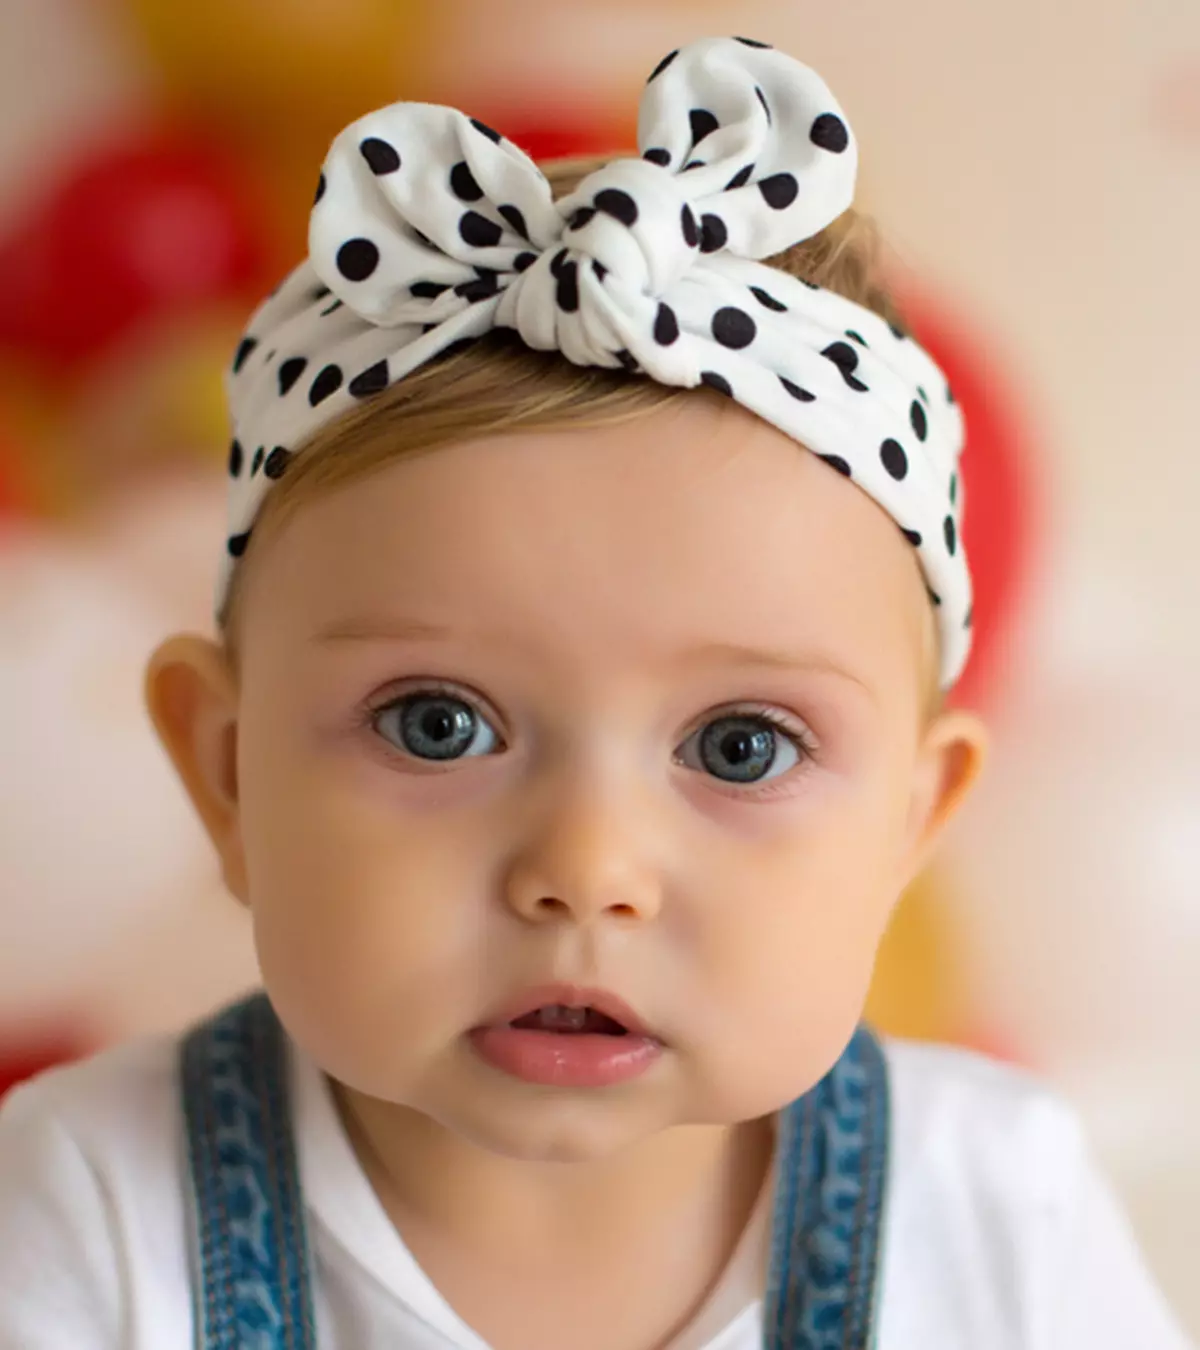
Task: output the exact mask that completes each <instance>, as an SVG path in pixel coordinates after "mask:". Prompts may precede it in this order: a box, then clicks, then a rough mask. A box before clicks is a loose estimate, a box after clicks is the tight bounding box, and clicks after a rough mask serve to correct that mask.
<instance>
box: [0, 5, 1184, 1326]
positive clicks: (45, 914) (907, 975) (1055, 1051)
mask: <svg viewBox="0 0 1200 1350" xmlns="http://www.w3.org/2000/svg"><path fill="white" fill-rule="evenodd" d="M733 32H736V33H739V34H743V35H748V36H751V37H755V38H759V39H762V40H764V41H769V42H772V43H774V44H776V45H779V46H782V47H784V48H786V49H787V50H789V51H790V52H791V53H792V54H793V55H795V56H798V57H799V58H800V59H801V60H803V61H805V62H807V63H808V64H810V65H812V66H814V67H815V68H816V69H817V70H818V71H819V72H820V73H821V74H822V75H823V76H824V78H825V79H826V80H827V82H828V83H829V84H830V86H831V87H832V89H833V90H834V93H835V94H836V95H837V97H838V99H839V101H840V102H841V103H842V105H843V107H844V108H845V110H846V111H847V113H848V115H849V117H850V119H851V121H852V124H853V126H854V128H855V130H856V132H857V135H858V137H859V140H860V142H861V146H862V154H863V159H862V172H861V177H860V188H859V198H858V204H859V205H860V206H862V207H865V208H866V209H867V210H868V211H870V212H872V213H873V214H874V215H876V216H877V218H878V219H879V221H880V223H881V225H882V227H883V229H884V232H885V234H886V236H887V238H888V239H889V241H890V246H891V249H892V260H891V265H892V267H893V269H894V273H895V280H896V285H897V286H898V287H899V288H900V291H901V294H902V295H903V297H904V299H905V301H906V304H907V307H908V310H909V316H910V320H911V324H912V326H913V327H914V328H915V330H916V331H917V334H918V336H919V337H920V338H921V339H922V341H924V343H925V344H926V345H927V346H928V347H929V348H930V349H931V350H932V351H933V353H934V354H935V356H937V357H938V359H939V360H940V361H941V362H942V364H943V366H944V368H945V369H946V371H947V373H948V375H949V377H950V382H951V384H952V385H953V386H954V387H955V389H956V391H957V392H958V395H959V398H960V401H961V402H962V404H963V405H964V408H965V411H966V414H967V420H968V424H969V428H970V440H969V443H968V448H967V454H966V468H965V476H966V481H967V504H968V505H967V521H966V536H967V545H968V549H969V552H970V554H971V557H972V562H973V566H974V570H975V572H976V576H977V587H978V592H979V594H978V601H977V608H976V631H977V633H978V647H977V651H976V655H975V657H974V658H973V661H972V665H971V667H970V669H969V670H968V673H967V677H966V679H965V681H964V683H963V686H962V688H961V690H960V691H959V694H958V700H959V701H960V702H963V703H965V704H969V705H971V706H974V707H977V708H980V709H981V710H983V711H984V712H985V713H986V715H987V716H988V718H989V719H990V721H991V723H992V726H993V728H994V734H995V752H994V758H993V762H992V766H991V770H990V773H989V775H988V777H987V779H986V781H985V782H984V784H983V786H982V788H981V789H980V791H979V793H978V796H977V798H976V800H975V801H974V802H973V803H972V804H971V806H970V807H969V808H968V810H967V813H966V816H965V818H964V819H963V820H962V821H961V823H960V824H958V825H957V826H956V828H955V830H954V833H953V837H952V838H951V840H950V842H949V844H948V845H947V847H946V849H945V850H944V852H943V854H942V856H941V857H940V858H939V859H938V861H937V863H936V865H935V866H934V867H933V868H932V869H931V871H930V872H929V874H928V875H927V876H925V877H923V878H922V879H921V881H920V882H919V884H918V885H916V886H915V887H914V888H913V890H912V892H911V893H910V894H909V896H908V897H907V898H906V900H905V902H904V904H903V906H902V908H901V910H900V912H899V915H898V917H897V920H896V923H895V925H894V926H893V929H892V931H891V933H890V934H889V937H888V939H887V943H886V945H885V948H884V951H883V953H882V957H881V961H880V966H879V973H878V979H877V983H876V987H875V990H874V993H873V995H872V1002H871V1007H870V1013H871V1015H872V1016H873V1018H874V1020H875V1022H876V1023H877V1024H878V1025H879V1026H881V1027H882V1028H883V1029H884V1030H886V1031H890V1032H893V1033H896V1034H900V1035H906V1036H915V1037H922V1038H931V1039H938V1040H943V1041H950V1042H955V1043H959V1044H964V1045H968V1046H973V1047H977V1048H980V1049H983V1050H986V1051H988V1052H989V1053H992V1054H996V1055H1000V1056H1003V1057H1005V1058H1007V1059H1010V1060H1012V1061H1014V1062H1016V1063H1019V1064H1022V1065H1025V1066H1028V1067H1029V1068H1031V1069H1033V1070H1035V1071H1036V1072H1038V1073H1040V1074H1042V1075H1044V1076H1045V1077H1047V1078H1049V1079H1050V1080H1052V1081H1053V1082H1054V1083H1055V1085H1056V1086H1057V1087H1058V1088H1059V1089H1060V1090H1061V1091H1062V1092H1063V1093H1065V1094H1066V1095H1067V1096H1068V1097H1069V1098H1070V1099H1071V1100H1072V1101H1073V1102H1074V1103H1075V1104H1076V1106H1077V1107H1078V1108H1079V1110H1080V1111H1081V1112H1082V1113H1083V1115H1084V1117H1085V1118H1086V1121H1087V1124H1088V1126H1089V1129H1090V1131H1091V1136H1092V1139H1093V1141H1094V1143H1095V1146H1096V1149H1097V1151H1098V1153H1099V1155H1100V1157H1101V1159H1102V1161H1103V1163H1104V1164H1105V1166H1106V1167H1107V1169H1108V1170H1109V1172H1110V1174H1111V1176H1112V1177H1113V1179H1114V1181H1115V1182H1116V1184H1117V1187H1118V1189H1119V1191H1120V1193H1121V1196H1122V1198H1123V1200H1124V1202H1125V1204H1126V1206H1127V1207H1128V1210H1129V1212H1130V1214H1131V1216H1132V1218H1133V1221H1134V1224H1135V1226H1136V1228H1137V1230H1138V1233H1139V1236H1140V1238H1141V1240H1142V1243H1143V1245H1144V1248H1145V1250H1146V1252H1147V1254H1148V1257H1149V1259H1150V1262H1151V1265H1152V1267H1153V1269H1154V1271H1155V1273H1156V1275H1157V1276H1158V1278H1159V1280H1160V1281H1161V1283H1162V1284H1163V1286H1164V1287H1165V1289H1166V1290H1167V1292H1168V1294H1169V1296H1170V1297H1171V1299H1172V1300H1173V1301H1174V1303H1175V1304H1176V1306H1177V1307H1178V1308H1179V1310H1180V1311H1181V1313H1182V1315H1183V1316H1184V1318H1185V1320H1186V1321H1187V1323H1188V1325H1189V1326H1190V1328H1191V1329H1192V1330H1193V1332H1196V1333H1200V1287H1198V1286H1197V1283H1196V1281H1195V1272H1196V1270H1197V1269H1198V1268H1200V1129H1198V1128H1197V1121H1198V1120H1200V1048H1198V1047H1200V712H1198V710H1197V694H1196V689H1197V685H1198V677H1200V624H1198V623H1197V619H1196V616H1197V614H1198V613H1200V585H1198V582H1200V545H1198V543H1197V533H1198V531H1197V528H1196V525H1195V520H1196V502H1197V500H1198V498H1200V445H1198V444H1197V428H1198V427H1200V406H1198V405H1200V370H1198V364H1200V363H1198V358H1200V327H1198V325H1197V318H1196V314H1197V308H1198V306H1200V249H1197V246H1196V242H1197V240H1198V239H1200V8H1197V7H1196V6H1195V5H1187V4H1184V3H1180V0H1088V3H1087V4H1084V3H1083V2H1082V0H1055V3H1054V4H1053V5H1047V4H1045V3H1043V0H1006V3H1004V4H1000V3H998V0H978V3H975V4H972V5H970V6H964V5H962V4H961V3H957V2H956V0H908V3H906V4H905V5H903V6H891V5H879V6H872V7H870V8H869V9H868V7H867V6H865V5H862V4H843V5H836V6H831V5H818V4H809V3H806V0H740V2H739V3H738V4H737V5H733V4H730V3H714V2H712V0H687V3H683V0H572V3H571V4H569V5H564V4H562V3H561V0H559V2H558V3H550V0H487V3H484V0H441V3H439V4H438V5H436V6H431V5H428V4H420V3H417V2H416V0H256V3H254V4H253V5H247V4H244V3H235V0H204V3H203V4H182V3H180V0H0V1091H3V1089H4V1086H5V1085H6V1084H10V1083H12V1082H14V1081H17V1080H18V1079H20V1078H21V1077H22V1076H24V1075H27V1074H28V1073H30V1072H32V1071H34V1070H35V1069H37V1068H38V1067H40V1066H42V1065H45V1064H49V1063H54V1062H56V1061H59V1060H62V1059H65V1058H70V1057H72V1056H75V1055H79V1054H84V1053H87V1052H88V1051H90V1050H92V1049H95V1048H97V1047H99V1046H102V1045H106V1044H109V1043H111V1042H112V1041H114V1040H117V1039H120V1038H123V1037H128V1036H132V1035H138V1034H144V1033H149V1032H157V1031H160V1030H163V1029H167V1028H174V1027H178V1026H180V1025H182V1024H183V1023H185V1022H187V1021H188V1020H190V1019H191V1018H193V1017H196V1016H198V1015H199V1014H201V1013H202V1012H204V1011H205V1010H207V1009H208V1008H210V1007H211V1006H213V1005H215V1004H216V1003H218V1002H219V1001H222V1000H224V999H225V998H227V997H230V996H232V995H233V994H235V993H237V992H239V991H241V990H242V989H244V988H247V987H249V986H250V985H252V984H253V983H254V982H255V978H256V976H255V966H254V958H253V953H252V951H251V947H250V940H249V933H248V929H247V924H246V920H245V916H244V914H243V913H242V912H241V911H240V910H239V909H238V908H237V907H236V906H235V905H234V904H233V903H232V901H230V900H229V899H228V898H227V897H226V896H225V895H223V894H222V891H221V887H220V884H219V881H218V878H217V875H216V871H215V867H214V865H213V862H212V859H211V857H210V856H209V851H208V847H207V844H206V842H205V840H204V839H203V837H202V836H201V834H200V831H199V827H198V826H197V825H196V824H195V822H194V821H193V820H192V818H191V814H190V808H189V807H188V805H187V803H186V802H185V800H184V797H183V794H182V790H181V789H180V788H179V787H178V786H177V784H176V782H175V780H174V778H173V775H172V773H171V771H170V769H169V767H168V765H167V762H166V760H165V758H164V756H163V755H162V753H161V752H160V751H159V749H158V747H157V745H156V743H155V741H154V739H153V737H152V734H151V731H150V727H149V724H148V722H147V720H146V718H145V715H144V713H143V711H142V707H141V696H140V681H141V670H142V666H143V663H144V661H145V658H146V656H147V654H148V653H149V651H150V649H151V648H152V646H153V645H154V643H155V642H156V641H157V640H158V639H159V638H160V637H161V636H163V635H164V634H165V633H166V632H168V631H169V630H172V629H175V628H177V627H180V626H185V627H200V628H207V627H208V625H209V618H208V607H209V599H210V592H211V586H212V581H213V577H214V568H215V562H216V558H217V551H218V549H219V547H220V544H221V541H222V540H223V538H224V530H223V528H222V517H223V508H224V465H225V460H226V455H227V447H228V431H227V427H226V423H225V415H224V410H223V407H222V402H221V385H220V380H221V372H222V369H223V367H224V366H225V364H226V363H227V362H228V360H229V358H230V355H231V353H232V351H233V348H234V345H235V343H236V340H237V337H238V335H239V332H240V329H241V327H242V324H243V322H244V320H245V318H246V316H247V314H248V312H249V309H250V307H251V306H252V305H253V304H254V303H255V302H256V301H257V300H258V298H259V297H260V296H261V295H262V294H265V292H266V291H268V290H270V289H271V288H272V287H273V286H274V284H275V282H276V281H277V280H278V279H279V278H280V276H281V275H282V274H283V273H284V272H285V271H286V270H287V269H288V268H290V267H291V266H292V265H293V264H294V263H295V262H296V261H298V259H299V257H300V253H301V249H302V247H303V242H304V237H305V230H306V224H307V210H308V205H309V202H310V201H311V196H312V190H313V185H314V183H315V181H316V177H317V172H318V169H319V166H320V162H321V160H322V158H323V155H324V152H325V149H326V147H327V145H328V142H329V140H330V139H331V138H332V136H333V135H334V134H335V133H336V132H337V131H338V130H339V129H340V128H341V127H342V125H344V124H345V123H346V122H348V121H349V120H351V119H352V118H354V117H356V116H358V115H359V114H361V113H363V112H365V111H368V110H369V109H371V108H374V107H376V106H379V105H381V104H383V103H387V102H391V101H393V100H395V99H399V98H410V99H422V100H427V101H434V102H446V103H452V104H455V105H456V106H459V107H462V108H463V109H465V110H466V111H468V112H469V113H471V114H472V115H473V116H476V117H480V118H482V119H483V120H485V121H487V122H489V123H490V124H492V125H493V126H495V127H497V128H499V129H500V130H501V131H503V132H505V133H506V134H507V135H508V136H510V137H511V138H512V139H513V140H515V141H516V142H517V143H518V144H520V145H522V146H523V147H524V148H525V149H527V150H529V151H530V153H532V154H534V155H535V156H537V157H546V156H553V155H558V154H566V153H579V152H586V151H593V150H612V151H614V152H617V151H628V150H632V149H634V147H635V138H634V133H635V126H636V109H637V100H638V96H639V93H640V90H641V88H642V85H643V83H644V81H645V78H646V76H647V75H648V73H649V71H650V70H651V69H652V68H653V66H654V65H655V64H656V63H657V61H658V60H659V58H660V57H662V56H663V55H664V54H665V53H666V52H667V51H668V50H670V49H671V48H673V47H675V46H678V45H679V44H680V43H681V42H683V41H686V40H688V39H689V38H692V37H699V36H704V35H709V34H726V33H733ZM1189 1277H1190V1278H1189Z"/></svg>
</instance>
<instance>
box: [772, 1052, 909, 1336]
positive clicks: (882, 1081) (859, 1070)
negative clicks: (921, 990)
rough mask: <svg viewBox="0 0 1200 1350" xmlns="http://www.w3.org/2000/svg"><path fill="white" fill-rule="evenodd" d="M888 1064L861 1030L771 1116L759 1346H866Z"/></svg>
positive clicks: (874, 1290)
mask: <svg viewBox="0 0 1200 1350" xmlns="http://www.w3.org/2000/svg"><path fill="white" fill-rule="evenodd" d="M889 1123H890V1122H889V1099H888V1081H887V1064H886V1061H885V1060H884V1057H883V1051H882V1049H881V1048H880V1045H879V1042H878V1041H877V1040H876V1039H875V1037H874V1036H873V1035H872V1034H871V1032H870V1031H868V1030H867V1028H866V1027H860V1028H859V1030H858V1031H857V1032H856V1033H855V1035H854V1038H853V1039H852V1040H851V1042H850V1044H849V1045H848V1046H847V1047H846V1050H845V1051H844V1052H843V1054H842V1056H841V1058H840V1059H839V1060H838V1062H837V1064H835V1065H834V1067H833V1068H832V1069H831V1070H830V1071H829V1073H828V1074H826V1076H825V1077H824V1078H823V1079H822V1080H821V1082H819V1083H818V1084H817V1086H816V1087H815V1088H813V1089H812V1091H811V1092H809V1093H806V1094H805V1096H803V1097H801V1098H800V1099H799V1100H798V1101H796V1102H793V1103H792V1105H791V1106H789V1107H787V1108H786V1110H785V1111H784V1112H783V1113H782V1115H781V1117H780V1121H779V1131H780V1133H779V1145H778V1147H779V1182H778V1187H777V1191H776V1195H775V1209H774V1215H773V1218H772V1235H771V1269H770V1275H769V1278H768V1283H767V1294H766V1299H765V1303H764V1317H763V1329H764V1341H765V1346H766V1350H869V1347H871V1346H872V1345H873V1344H874V1343H875V1334H876V1319H877V1317H878V1306H877V1304H878V1293H879V1273H880V1263H881V1256H882V1253H881V1250H880V1248H881V1236H882V1225H883V1217H884V1215H883V1211H884V1198H885V1188H886V1182H887V1167H888V1152H889V1149H888V1133H889Z"/></svg>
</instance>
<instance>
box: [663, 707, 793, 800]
mask: <svg viewBox="0 0 1200 1350" xmlns="http://www.w3.org/2000/svg"><path fill="white" fill-rule="evenodd" d="M696 742H698V753H699V763H696V762H695V760H694V759H691V758H689V757H688V756H687V753H686V752H687V747H689V746H691V745H693V743H696ZM781 747H782V749H783V750H784V754H783V755H782V756H780V753H779V751H780V748H781ZM789 754H790V756H791V758H790V759H789V757H788V756H789ZM802 755H804V756H806V755H807V747H806V745H805V744H804V740H803V737H802V736H801V735H800V734H799V733H798V732H794V731H790V730H789V729H788V728H787V727H785V726H784V725H782V724H781V723H778V722H776V721H775V719H774V718H773V717H771V716H770V715H768V714H766V713H733V714H726V715H725V716H723V717H718V718H715V719H714V720H713V721H711V722H708V723H706V724H705V725H704V726H703V727H701V728H700V730H699V731H697V732H696V733H695V735H693V736H689V737H688V739H687V740H686V741H685V742H684V748H683V751H682V752H681V755H680V758H681V762H682V763H684V764H686V765H687V766H688V768H692V769H695V768H699V769H702V770H704V771H706V772H708V773H711V774H713V775H714V776H715V777H717V778H720V779H723V780H724V781H725V782H729V783H762V782H766V781H767V780H768V778H777V777H779V776H780V774H783V773H786V772H787V771H788V770H789V769H792V768H794V767H795V765H796V764H798V763H799V762H800V759H801V756H802ZM773 769H778V772H777V773H769V772H768V771H769V770H773Z"/></svg>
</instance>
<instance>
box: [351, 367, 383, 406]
mask: <svg viewBox="0 0 1200 1350" xmlns="http://www.w3.org/2000/svg"><path fill="white" fill-rule="evenodd" d="M387 386H388V363H387V362H386V361H376V362H375V364H374V365H373V366H368V367H367V369H366V370H364V371H363V372H362V374H361V375H356V376H355V377H354V378H353V379H352V380H351V381H350V383H349V384H348V385H347V386H346V388H347V389H349V391H350V392H351V394H353V395H354V397H355V398H370V397H371V395H372V394H381V393H382V392H383V391H384V390H385V389H386V388H387Z"/></svg>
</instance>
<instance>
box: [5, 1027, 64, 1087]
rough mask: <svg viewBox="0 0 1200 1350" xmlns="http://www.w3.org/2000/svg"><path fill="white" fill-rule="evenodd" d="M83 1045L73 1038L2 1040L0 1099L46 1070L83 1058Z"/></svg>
mask: <svg viewBox="0 0 1200 1350" xmlns="http://www.w3.org/2000/svg"><path fill="white" fill-rule="evenodd" d="M84 1053H85V1051H84V1048H83V1046H82V1045H81V1044H80V1043H79V1042H78V1041H76V1040H73V1039H72V1038H70V1037H67V1036H63V1037H55V1038H53V1039H44V1040H38V1041H33V1042H24V1041H17V1042H12V1043H5V1041H4V1040H3V1039H0V1098H3V1097H4V1095H5V1093H6V1092H9V1091H10V1090H11V1089H12V1088H14V1087H16V1086H17V1084H18V1083H24V1082H26V1081H27V1080H28V1079H30V1078H33V1077H35V1076H36V1075H37V1074H39V1073H42V1072H43V1071H44V1070H46V1069H52V1068H54V1067H55V1066H56V1065H59V1064H68V1063H70V1062H72V1061H73V1060H76V1059H79V1058H81V1056H82V1055H83V1054H84Z"/></svg>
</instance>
